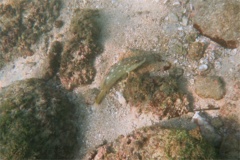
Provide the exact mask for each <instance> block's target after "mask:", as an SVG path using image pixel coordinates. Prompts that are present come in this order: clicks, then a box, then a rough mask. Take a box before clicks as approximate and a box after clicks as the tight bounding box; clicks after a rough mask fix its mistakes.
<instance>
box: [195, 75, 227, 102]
mask: <svg viewBox="0 0 240 160" xmlns="http://www.w3.org/2000/svg"><path fill="white" fill-rule="evenodd" d="M195 92H196V93H197V94H198V95H199V96H200V97H203V98H213V99H216V100H219V99H222V98H223V97H224V95H225V92H226V90H225V84H224V81H223V80H222V79H221V78H220V77H218V76H206V77H205V76H198V77H197V78H196V83H195Z"/></svg>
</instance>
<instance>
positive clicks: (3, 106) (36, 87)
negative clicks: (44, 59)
mask: <svg viewBox="0 0 240 160" xmlns="http://www.w3.org/2000/svg"><path fill="white" fill-rule="evenodd" d="M74 112H75V109H74V107H73V105H72V104H71V103H70V102H69V100H68V99H67V98H66V97H65V96H63V95H62V94H61V92H60V91H58V90H56V89H54V88H53V87H51V86H49V85H48V84H47V83H45V82H44V81H43V80H39V79H29V80H25V81H19V82H15V83H14V84H12V85H10V86H8V87H6V88H3V89H2V90H1V92H0V128H1V130H0V159H9V160H10V159H17V160H18V159H19V160H20V159H71V158H73V154H74V152H75V151H76V150H75V149H76V146H77V139H76V138H77V137H76V136H77V129H76V126H75V124H74V119H75V118H74V117H75V115H74Z"/></svg>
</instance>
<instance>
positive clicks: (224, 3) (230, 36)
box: [193, 0, 240, 48]
mask: <svg viewBox="0 0 240 160" xmlns="http://www.w3.org/2000/svg"><path fill="white" fill-rule="evenodd" d="M196 3H197V4H196V13H194V14H195V15H194V17H193V21H194V27H195V28H196V29H198V30H199V31H200V33H201V34H203V35H205V36H207V37H209V38H211V39H212V40H213V41H216V42H217V43H219V44H221V45H222V46H224V47H227V48H236V47H238V46H239V43H240V21H239V19H240V12H239V11H240V1H239V0H206V1H196Z"/></svg>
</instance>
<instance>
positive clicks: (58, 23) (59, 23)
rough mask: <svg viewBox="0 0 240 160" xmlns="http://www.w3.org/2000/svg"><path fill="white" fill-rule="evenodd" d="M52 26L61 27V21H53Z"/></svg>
mask: <svg viewBox="0 0 240 160" xmlns="http://www.w3.org/2000/svg"><path fill="white" fill-rule="evenodd" d="M54 26H55V27H56V28H61V27H62V26H63V21H62V20H57V21H55V23H54Z"/></svg>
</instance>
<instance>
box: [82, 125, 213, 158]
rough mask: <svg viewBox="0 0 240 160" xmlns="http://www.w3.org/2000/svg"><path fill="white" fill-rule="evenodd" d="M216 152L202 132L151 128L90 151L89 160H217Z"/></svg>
mask: <svg viewBox="0 0 240 160" xmlns="http://www.w3.org/2000/svg"><path fill="white" fill-rule="evenodd" d="M214 158H216V150H215V149H214V147H213V146H212V145H210V144H209V143H207V141H206V140H205V139H204V138H203V137H202V136H201V134H200V131H199V130H198V129H194V130H190V131H185V130H179V129H163V128H161V127H159V126H151V127H146V128H141V129H138V130H135V131H134V132H133V133H131V134H129V135H126V136H119V137H118V138H117V139H116V140H115V141H114V142H111V143H107V144H104V145H102V146H99V147H98V148H96V149H95V150H93V151H90V152H89V153H88V154H87V155H86V157H85V158H84V159H86V160H92V159H94V160H113V159H134V160H135V159H136V160H137V159H161V160H168V159H214Z"/></svg>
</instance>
